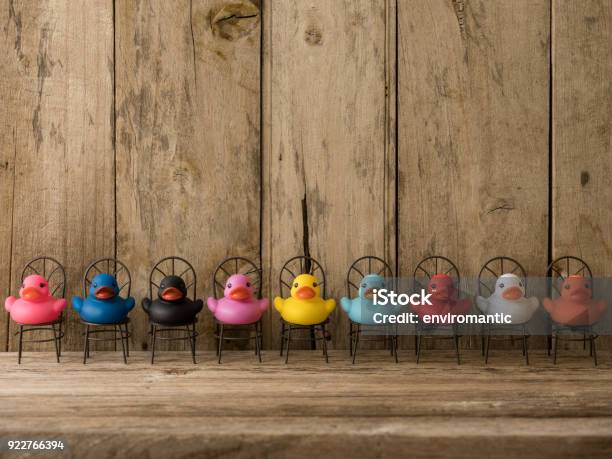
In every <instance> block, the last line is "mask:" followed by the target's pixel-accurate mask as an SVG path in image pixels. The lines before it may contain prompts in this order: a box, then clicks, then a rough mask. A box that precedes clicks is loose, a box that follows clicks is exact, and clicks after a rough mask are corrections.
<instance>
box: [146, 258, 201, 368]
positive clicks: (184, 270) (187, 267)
mask: <svg viewBox="0 0 612 459" xmlns="http://www.w3.org/2000/svg"><path fill="white" fill-rule="evenodd" d="M177 273H178V274H177ZM167 276H178V277H180V278H181V279H183V281H184V282H185V287H186V288H187V298H192V299H193V301H196V300H197V298H198V296H197V292H198V290H197V287H198V286H197V276H196V271H195V269H194V268H193V265H192V264H191V263H189V262H188V261H187V260H185V259H184V258H181V257H165V258H162V259H161V260H159V261H158V262H157V263H156V264H155V266H153V269H152V270H151V274H150V275H149V298H150V299H151V301H153V300H154V299H155V298H156V296H155V294H156V291H154V287H155V288H156V289H159V288H160V284H161V282H162V280H163V279H164V278H165V277H167ZM190 293H191V295H190ZM197 323H198V318H197V317H194V318H193V320H190V321H187V322H185V323H180V324H166V323H160V322H155V321H153V320H150V319H149V336H150V339H151V365H153V364H154V362H155V346H156V343H157V340H161V341H182V342H183V344H184V343H185V342H186V341H189V345H190V347H191V359H192V361H193V363H194V364H195V363H196V339H197V337H198V335H199V333H198V332H197V331H196V324H197ZM170 332H182V334H181V336H164V334H167V333H170ZM158 334H160V335H159V336H158ZM179 334H180V333H179ZM183 350H184V348H183Z"/></svg>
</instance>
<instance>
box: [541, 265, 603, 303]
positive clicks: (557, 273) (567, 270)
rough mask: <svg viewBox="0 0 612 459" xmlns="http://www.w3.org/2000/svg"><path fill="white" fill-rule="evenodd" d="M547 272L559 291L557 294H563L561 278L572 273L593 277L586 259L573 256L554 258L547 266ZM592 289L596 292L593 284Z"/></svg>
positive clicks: (553, 285) (552, 283)
mask: <svg viewBox="0 0 612 459" xmlns="http://www.w3.org/2000/svg"><path fill="white" fill-rule="evenodd" d="M546 272H547V274H548V276H549V277H550V279H551V282H550V284H551V288H552V290H554V291H555V292H556V293H557V295H560V294H561V292H560V291H559V287H560V285H558V284H559V282H558V280H559V279H565V278H567V277H568V276H572V275H578V276H584V277H586V278H588V279H592V278H593V273H592V272H591V268H590V267H589V265H588V264H587V263H586V261H584V260H582V259H581V258H578V257H573V256H566V257H559V258H557V259H556V260H553V261H552V262H551V263H550V264H549V265H548V267H547V268H546ZM552 290H551V293H552ZM591 291H592V292H593V293H594V287H593V286H592V285H591Z"/></svg>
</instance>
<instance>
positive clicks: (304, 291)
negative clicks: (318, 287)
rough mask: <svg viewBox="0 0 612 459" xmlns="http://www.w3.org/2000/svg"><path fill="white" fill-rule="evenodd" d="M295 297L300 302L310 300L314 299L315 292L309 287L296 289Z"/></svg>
mask: <svg viewBox="0 0 612 459" xmlns="http://www.w3.org/2000/svg"><path fill="white" fill-rule="evenodd" d="M295 296H297V297H298V298H299V299H300V300H310V299H311V298H314V296H315V291H314V290H313V289H312V288H310V287H307V286H304V287H300V288H298V289H297V291H296V292H295Z"/></svg>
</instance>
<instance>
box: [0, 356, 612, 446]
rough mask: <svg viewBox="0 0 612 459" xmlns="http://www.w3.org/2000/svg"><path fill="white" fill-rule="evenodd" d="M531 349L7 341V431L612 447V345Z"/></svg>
mask: <svg viewBox="0 0 612 459" xmlns="http://www.w3.org/2000/svg"><path fill="white" fill-rule="evenodd" d="M532 357H533V361H532V365H531V366H525V365H523V364H522V358H521V356H520V353H516V352H515V353H509V352H507V351H500V352H498V353H496V355H495V359H494V360H492V361H491V362H490V363H489V365H488V366H486V367H485V366H484V363H483V361H482V357H481V355H480V352H479V351H468V352H466V353H465V362H464V364H463V365H461V366H459V367H458V366H457V365H455V364H454V361H453V358H452V354H451V353H449V352H446V351H441V352H432V354H431V360H430V361H429V363H422V364H419V365H416V364H415V363H413V360H412V354H411V353H407V354H400V359H401V361H400V364H394V363H392V361H391V360H390V359H388V355H387V353H386V352H384V351H382V352H380V351H364V352H363V353H362V355H361V357H360V361H359V363H358V364H357V365H352V364H351V361H350V359H349V358H348V353H347V352H346V351H332V352H331V356H330V359H331V360H330V363H329V364H327V365H326V364H325V363H324V361H323V359H322V358H321V356H320V355H318V353H317V354H313V353H312V352H309V351H305V352H303V351H297V352H294V353H293V358H292V360H291V362H290V364H289V365H285V364H284V363H283V360H282V359H280V358H278V356H277V354H276V352H275V351H270V352H265V354H264V363H263V364H258V363H257V360H256V358H255V356H254V355H253V354H252V353H251V352H231V351H230V352H227V353H225V360H224V361H225V363H224V364H223V365H221V366H219V365H217V363H216V359H215V356H214V353H213V352H204V353H201V354H200V355H199V362H200V363H199V364H198V365H193V364H192V363H190V358H189V355H188V354H187V353H174V352H173V353H160V359H159V360H158V361H157V362H156V365H155V366H151V365H149V363H148V353H144V352H134V353H133V354H132V355H131V358H130V363H129V364H128V366H125V365H124V364H123V363H121V358H120V356H119V353H100V352H96V353H94V354H93V355H92V360H91V361H90V363H88V365H86V366H85V365H83V364H82V363H81V354H80V353H67V354H66V355H65V356H64V358H63V362H62V364H61V365H59V366H58V365H57V364H56V363H55V362H54V356H53V354H51V353H42V352H41V353H30V354H28V355H27V356H26V358H25V359H24V361H23V363H22V365H21V366H19V367H18V366H17V364H16V355H15V353H3V354H1V355H0V406H1V407H2V410H1V411H2V416H0V435H1V436H2V437H4V438H6V437H8V436H13V435H21V436H28V437H29V436H41V435H43V434H44V435H53V436H59V437H61V438H63V439H64V440H66V441H67V442H68V443H69V449H70V454H71V455H72V457H81V456H83V455H84V454H85V455H86V454H88V451H89V454H91V451H94V450H95V454H96V457H109V456H116V454H117V451H118V450H119V449H121V451H137V452H138V454H141V455H142V454H148V455H150V456H151V457H158V456H159V457H177V456H180V457H185V456H188V455H194V456H195V455H207V456H210V455H216V456H223V455H231V456H232V457H234V456H239V457H242V456H245V457H246V456H248V457H254V456H255V457H260V456H261V457H286V456H287V455H288V454H289V453H295V454H296V457H303V456H304V451H308V452H309V453H308V454H310V455H311V453H310V451H312V450H315V449H316V451H317V452H322V453H324V454H325V455H326V457H327V456H330V457H346V456H347V454H350V455H351V456H355V457H371V456H372V455H376V456H377V457H396V456H397V451H399V450H400V448H402V449H401V451H410V452H411V453H412V454H413V455H425V456H428V457H431V456H436V457H451V456H452V457H457V455H459V456H460V457H474V456H476V455H477V454H479V452H482V448H487V451H488V453H487V454H488V455H490V456H494V457H507V456H509V455H511V456H514V455H519V454H520V455H521V456H526V457H536V455H537V457H542V456H544V457H553V456H554V457H578V456H583V457H606V456H609V455H610V454H611V453H612V449H611V448H612V434H611V432H612V419H611V413H612V384H611V382H612V365H611V362H612V360H611V358H612V355H610V353H603V354H602V355H601V356H600V357H601V365H600V366H599V367H597V368H593V367H592V365H591V362H590V359H589V358H588V357H585V354H583V353H582V352H579V353H573V354H568V355H564V357H563V359H562V360H561V361H560V362H559V365H557V366H554V365H553V364H552V362H551V360H550V359H549V358H548V357H547V356H546V355H545V353H544V352H534V353H533V355H532ZM118 380H120V381H121V384H117V383H116V382H117V381H118ZM339 380H341V381H342V384H338V381H339ZM49 381H54V384H49ZM542 381H546V384H543V383H542ZM313 387H316V390H313ZM519 388H520V389H519ZM160 414H163V416H160ZM118 420H120V421H119V422H118ZM415 420H416V422H415ZM126 426H129V429H126ZM92 432H95V435H93V436H92ZM94 437H95V441H94V440H92V438H94ZM305 448H306V449H305ZM226 453H227V454H226ZM489 453H490V454H489Z"/></svg>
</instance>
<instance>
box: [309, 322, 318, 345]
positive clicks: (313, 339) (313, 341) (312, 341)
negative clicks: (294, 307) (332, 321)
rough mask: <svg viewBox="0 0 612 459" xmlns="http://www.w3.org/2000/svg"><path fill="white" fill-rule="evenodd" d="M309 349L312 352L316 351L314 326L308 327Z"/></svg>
mask: <svg viewBox="0 0 612 459" xmlns="http://www.w3.org/2000/svg"><path fill="white" fill-rule="evenodd" d="M310 349H311V350H313V351H315V350H316V349H317V334H316V329H315V327H314V326H311V327H310Z"/></svg>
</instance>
